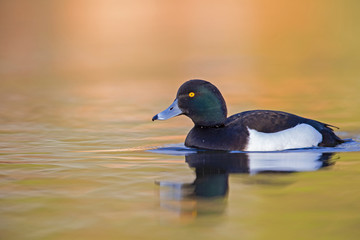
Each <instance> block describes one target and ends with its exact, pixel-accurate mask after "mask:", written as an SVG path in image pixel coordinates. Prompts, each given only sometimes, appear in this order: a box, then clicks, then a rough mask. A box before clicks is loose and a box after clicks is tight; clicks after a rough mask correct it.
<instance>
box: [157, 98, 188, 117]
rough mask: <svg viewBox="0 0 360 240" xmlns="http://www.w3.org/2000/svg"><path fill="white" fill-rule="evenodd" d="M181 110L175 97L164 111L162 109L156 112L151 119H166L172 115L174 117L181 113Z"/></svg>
mask: <svg viewBox="0 0 360 240" xmlns="http://www.w3.org/2000/svg"><path fill="white" fill-rule="evenodd" d="M182 113H183V112H182V111H181V110H180V108H179V105H178V100H177V99H175V101H174V102H173V103H172V104H171V105H170V106H169V107H168V108H167V109H165V110H164V111H162V112H161V113H158V114H156V115H155V116H154V117H153V118H152V120H153V121H155V120H166V119H169V118H172V117H176V116H178V115H180V114H182Z"/></svg>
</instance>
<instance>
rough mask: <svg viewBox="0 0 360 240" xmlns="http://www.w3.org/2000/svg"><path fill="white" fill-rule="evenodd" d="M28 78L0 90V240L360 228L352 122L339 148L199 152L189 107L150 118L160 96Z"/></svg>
mask: <svg viewBox="0 0 360 240" xmlns="http://www.w3.org/2000/svg"><path fill="white" fill-rule="evenodd" d="M32 82H33V83H34V84H30V85H26V84H24V85H21V84H20V83H21V82H20V81H17V82H16V81H15V82H7V84H6V85H4V86H5V87H6V91H3V93H2V95H1V96H2V102H3V103H4V104H3V105H2V108H3V111H1V112H2V113H1V114H2V118H1V119H2V120H1V122H2V123H1V139H2V141H1V149H2V150H1V156H0V159H1V160H0V163H1V178H0V184H1V185H0V186H1V187H0V194H1V200H0V202H1V208H0V211H1V225H0V227H1V238H2V239H98V238H105V239H119V238H120V239H134V238H140V239H153V238H154V239H155V238H156V239H169V238H174V239H184V238H189V237H201V238H208V239H215V238H219V237H220V238H228V239H235V238H238V235H241V236H242V237H243V238H245V239H262V238H264V237H265V236H267V237H271V238H272V237H274V238H275V237H276V236H281V238H284V239H286V238H290V237H295V238H296V237H297V238H299V239H301V238H305V237H306V236H307V234H308V233H309V232H310V233H311V234H312V235H313V236H314V237H316V238H320V239H321V238H323V239H339V238H342V237H344V236H346V238H347V239H356V238H357V236H358V234H359V230H358V228H357V227H356V226H357V225H358V224H359V222H360V219H359V214H358V213H359V211H360V204H359V201H358V200H359V197H360V191H359V187H358V183H359V181H360V177H359V176H360V174H359V171H360V162H359V161H358V160H359V156H360V155H359V150H360V144H359V135H358V134H357V133H356V131H346V132H344V131H343V132H339V135H341V136H342V137H344V138H351V139H353V141H350V142H347V143H345V144H343V145H340V146H338V147H336V148H315V149H303V150H292V151H282V152H277V153H242V152H233V153H223V152H208V151H200V152H197V151H195V150H193V149H189V148H186V147H184V146H183V144H182V142H183V140H184V138H185V135H186V133H187V132H188V131H189V128H190V127H191V123H190V122H189V121H187V120H186V119H185V117H178V118H176V119H172V120H169V121H165V122H151V117H152V116H153V115H154V113H156V112H157V111H160V110H161V109H162V108H163V107H162V106H161V107H158V106H157V105H159V104H155V101H146V100H144V101H143V102H142V101H141V102H136V103H134V102H132V101H135V100H134V98H129V97H128V96H127V95H123V94H119V93H122V92H124V90H122V88H124V86H126V90H129V91H132V90H134V89H136V88H138V87H137V86H135V85H132V84H131V83H128V84H127V85H124V83H123V82H122V83H121V84H119V83H116V82H111V81H110V82H102V83H98V82H91V81H89V82H86V84H84V82H81V81H79V82H76V83H74V82H72V83H70V82H53V83H52V84H48V83H47V81H40V80H33V81H32ZM54 83H55V84H56V85H54ZM144 85H146V83H144ZM23 86H26V87H23ZM100 86H102V87H103V89H102V90H103V91H104V92H101V91H100V90H99V87H100ZM3 89H4V88H3ZM95 89H96V90H99V92H97V91H95ZM104 89H105V90H104ZM144 89H148V88H147V87H144ZM45 90H46V91H45ZM139 91H144V90H141V89H140V90H139ZM173 92H176V89H174V90H173ZM92 93H97V94H99V95H95V94H92ZM115 93H116V94H115ZM150 97H151V96H150ZM171 97H172V96H169V97H168V98H169V99H171ZM166 98H167V96H166ZM136 101H137V100H136ZM161 104H162V105H164V106H165V105H167V102H164V103H161ZM19 229H21V231H19ZM209 229H211V231H209Z"/></svg>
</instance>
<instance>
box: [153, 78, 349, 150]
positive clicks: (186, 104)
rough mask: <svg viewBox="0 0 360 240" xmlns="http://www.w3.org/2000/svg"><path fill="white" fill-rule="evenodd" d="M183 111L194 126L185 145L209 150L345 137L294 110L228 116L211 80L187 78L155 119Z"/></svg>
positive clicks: (330, 143)
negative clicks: (188, 79) (168, 104)
mask: <svg viewBox="0 0 360 240" xmlns="http://www.w3.org/2000/svg"><path fill="white" fill-rule="evenodd" d="M181 114H184V115H186V116H188V117H189V118H191V120H192V121H193V122H194V124H195V126H194V127H193V129H192V130H191V131H190V132H189V134H188V135H187V137H186V140H185V145H186V146H188V147H196V148H202V149H212V150H241V151H276V150H284V149H293V148H307V147H315V146H323V147H334V146H336V145H338V144H340V143H343V142H344V141H343V140H342V139H340V138H339V137H338V136H336V135H335V134H334V132H333V130H332V129H331V127H332V126H331V125H328V124H324V123H321V122H318V121H315V120H312V119H307V118H303V117H299V116H296V115H294V114H290V113H286V112H280V111H270V110H254V111H246V112H242V113H238V114H235V115H233V116H231V117H229V118H227V109H226V104H225V100H224V98H223V97H222V95H221V93H220V91H219V90H218V89H217V88H216V87H215V86H214V85H212V84H211V83H210V82H207V81H203V80H190V81H187V82H185V83H184V84H183V85H182V86H181V87H180V88H179V90H178V92H177V95H176V99H175V101H174V102H173V103H172V104H171V105H170V106H169V108H167V109H166V110H164V111H163V112H161V113H159V114H157V115H155V116H154V117H153V119H152V120H153V121H154V120H166V119H169V118H172V117H175V116H178V115H181Z"/></svg>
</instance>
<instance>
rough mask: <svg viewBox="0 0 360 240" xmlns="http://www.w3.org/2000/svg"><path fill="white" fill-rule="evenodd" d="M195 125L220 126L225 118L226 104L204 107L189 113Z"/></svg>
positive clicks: (203, 126) (205, 126) (204, 126)
mask: <svg viewBox="0 0 360 240" xmlns="http://www.w3.org/2000/svg"><path fill="white" fill-rule="evenodd" d="M189 117H190V118H191V120H192V121H193V122H194V124H195V126H196V127H202V128H209V127H222V126H224V124H225V121H226V118H227V110H226V105H225V104H224V105H220V104H219V105H217V106H211V107H204V108H202V109H201V110H200V111H197V112H196V114H192V115H189Z"/></svg>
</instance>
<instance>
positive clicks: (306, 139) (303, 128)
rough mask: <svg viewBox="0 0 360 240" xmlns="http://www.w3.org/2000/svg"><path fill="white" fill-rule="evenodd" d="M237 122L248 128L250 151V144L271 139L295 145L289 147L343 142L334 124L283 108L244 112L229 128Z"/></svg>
mask: <svg viewBox="0 0 360 240" xmlns="http://www.w3.org/2000/svg"><path fill="white" fill-rule="evenodd" d="M235 125H241V126H243V127H245V128H246V129H247V130H248V134H249V135H248V138H249V139H248V144H247V148H248V149H247V150H250V149H249V148H251V146H249V145H250V144H252V143H253V144H254V143H255V144H256V145H260V144H263V143H264V141H272V142H273V143H274V144H276V142H278V141H280V142H281V141H283V142H285V143H282V144H285V145H290V146H291V145H292V144H293V145H294V147H287V148H299V147H300V148H303V147H311V146H323V147H334V146H336V145H338V144H340V143H343V142H344V141H343V140H342V139H340V138H339V137H338V136H336V135H335V133H334V132H333V129H331V128H330V127H331V125H328V124H325V123H321V122H319V121H316V120H312V119H308V118H303V117H300V116H297V115H294V114H291V113H286V112H281V111H272V110H253V111H246V112H241V113H238V114H235V115H233V116H231V117H229V118H228V119H227V123H226V126H227V127H230V128H231V126H235ZM252 137H253V138H254V139H252ZM262 137H264V139H263V140H261V139H259V138H262ZM256 142H257V143H256ZM256 148H259V147H256ZM251 150H254V149H251ZM279 150H280V149H279Z"/></svg>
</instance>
